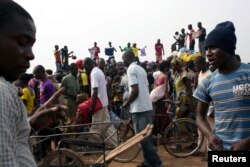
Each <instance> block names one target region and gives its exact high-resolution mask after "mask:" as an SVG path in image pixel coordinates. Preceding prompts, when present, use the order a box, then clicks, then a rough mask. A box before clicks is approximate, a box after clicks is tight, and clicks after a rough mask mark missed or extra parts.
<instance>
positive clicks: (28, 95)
mask: <svg viewBox="0 0 250 167" xmlns="http://www.w3.org/2000/svg"><path fill="white" fill-rule="evenodd" d="M22 91H23V95H22V97H21V99H22V100H26V101H27V104H26V106H25V107H26V110H27V112H28V114H31V112H32V110H33V109H34V100H35V92H34V90H33V89H32V88H29V87H25V88H23V89H22Z"/></svg>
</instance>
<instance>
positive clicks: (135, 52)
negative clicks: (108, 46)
mask: <svg viewBox="0 0 250 167" xmlns="http://www.w3.org/2000/svg"><path fill="white" fill-rule="evenodd" d="M138 50H139V49H138V48H132V51H133V52H134V55H135V57H138Z"/></svg>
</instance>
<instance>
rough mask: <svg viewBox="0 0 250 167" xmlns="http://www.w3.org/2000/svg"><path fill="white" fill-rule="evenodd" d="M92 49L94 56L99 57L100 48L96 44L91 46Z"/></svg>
mask: <svg viewBox="0 0 250 167" xmlns="http://www.w3.org/2000/svg"><path fill="white" fill-rule="evenodd" d="M93 50H94V58H97V59H98V58H99V53H100V48H99V47H98V46H96V47H93Z"/></svg>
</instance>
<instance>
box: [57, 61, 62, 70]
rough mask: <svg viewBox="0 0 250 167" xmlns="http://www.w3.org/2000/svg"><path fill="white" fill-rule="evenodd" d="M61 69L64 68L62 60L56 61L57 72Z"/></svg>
mask: <svg viewBox="0 0 250 167" xmlns="http://www.w3.org/2000/svg"><path fill="white" fill-rule="evenodd" d="M60 70H62V64H61V62H56V72H59V71H60Z"/></svg>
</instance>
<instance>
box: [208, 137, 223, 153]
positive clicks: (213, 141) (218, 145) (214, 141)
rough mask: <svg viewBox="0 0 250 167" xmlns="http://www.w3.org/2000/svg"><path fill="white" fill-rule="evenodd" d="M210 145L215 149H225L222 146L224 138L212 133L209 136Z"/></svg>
mask: <svg viewBox="0 0 250 167" xmlns="http://www.w3.org/2000/svg"><path fill="white" fill-rule="evenodd" d="M208 146H209V148H210V149H211V150H213V151H223V149H224V148H223V146H222V140H221V139H220V138H219V137H218V136H216V135H211V136H210V137H209V138H208Z"/></svg>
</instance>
